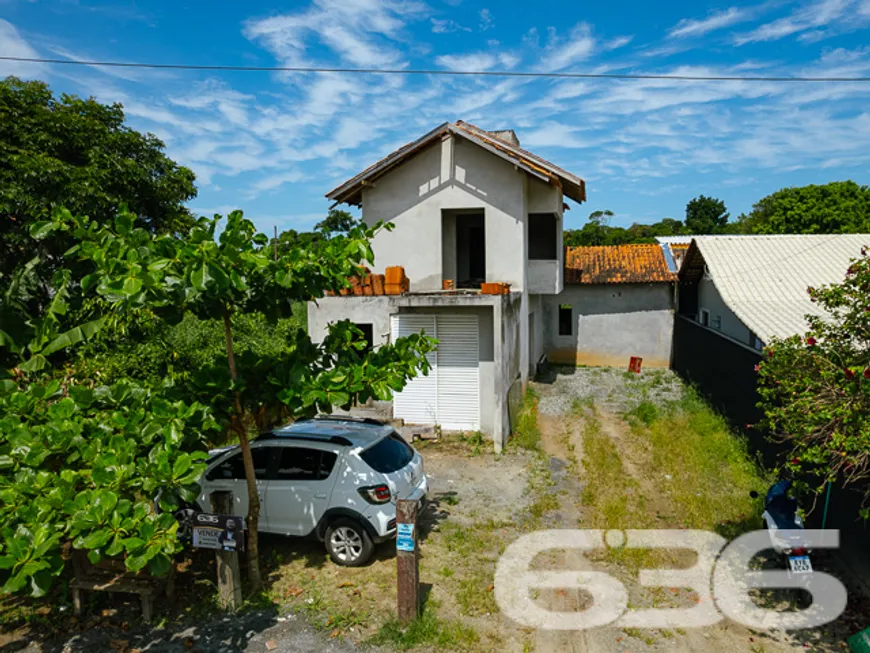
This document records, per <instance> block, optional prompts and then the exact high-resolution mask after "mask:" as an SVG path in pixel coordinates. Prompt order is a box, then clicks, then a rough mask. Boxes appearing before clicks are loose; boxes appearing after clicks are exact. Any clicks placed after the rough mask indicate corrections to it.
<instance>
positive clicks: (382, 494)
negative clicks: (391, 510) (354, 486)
mask: <svg viewBox="0 0 870 653" xmlns="http://www.w3.org/2000/svg"><path fill="white" fill-rule="evenodd" d="M358 491H359V493H360V496H362V498H363V499H365V500H366V501H368V502H369V503H387V502H388V501H389V500H390V499H391V498H392V493H391V492H390V488H389V487H388V486H386V485H373V486H370V487H361V488H360V489H359V490H358Z"/></svg>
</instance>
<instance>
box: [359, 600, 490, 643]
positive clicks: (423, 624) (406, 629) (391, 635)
mask: <svg viewBox="0 0 870 653" xmlns="http://www.w3.org/2000/svg"><path fill="white" fill-rule="evenodd" d="M437 607H438V606H437V602H435V601H434V599H431V598H430V599H429V600H428V601H427V603H426V605H425V607H424V608H423V612H422V614H421V615H420V616H419V617H417V618H416V619H415V620H414V621H412V622H411V623H410V624H408V625H407V626H403V625H402V624H401V623H399V621H398V620H396V619H391V620H390V621H388V622H387V623H385V624H384V625H383V626H381V628H380V630H379V631H378V633H377V634H376V635H375V636H374V637H373V638H372V639H371V640H370V641H371V643H372V644H391V645H393V646H395V647H396V648H398V649H399V650H402V651H406V650H408V649H412V648H417V647H422V646H428V647H432V648H436V649H445V650H449V651H469V650H473V649H474V645H475V644H476V643H477V640H478V636H477V633H476V632H475V631H474V630H472V629H471V628H469V627H467V626H464V625H463V624H461V623H460V622H458V621H455V620H446V619H439V618H438V617H437V616H436V615H435V610H436V608H437Z"/></svg>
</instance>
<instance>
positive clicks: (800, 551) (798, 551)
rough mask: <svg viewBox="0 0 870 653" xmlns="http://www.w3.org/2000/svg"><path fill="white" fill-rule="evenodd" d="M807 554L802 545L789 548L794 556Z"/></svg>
mask: <svg viewBox="0 0 870 653" xmlns="http://www.w3.org/2000/svg"><path fill="white" fill-rule="evenodd" d="M806 554H807V550H806V549H804V548H803V547H796V548H794V549H792V550H791V555H794V556H805V555H806Z"/></svg>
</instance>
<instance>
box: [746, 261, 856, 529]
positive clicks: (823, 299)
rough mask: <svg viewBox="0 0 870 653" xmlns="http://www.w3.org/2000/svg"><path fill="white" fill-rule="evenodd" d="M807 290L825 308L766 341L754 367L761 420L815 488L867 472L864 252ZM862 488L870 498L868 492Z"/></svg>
mask: <svg viewBox="0 0 870 653" xmlns="http://www.w3.org/2000/svg"><path fill="white" fill-rule="evenodd" d="M808 292H809V295H810V298H811V300H812V301H813V302H815V303H817V304H818V305H819V306H820V308H821V309H822V311H823V312H822V314H821V315H808V316H807V322H808V324H809V331H808V332H807V333H806V334H805V335H804V336H802V337H799V336H794V337H791V338H786V339H775V340H773V341H771V342H770V343H768V347H767V349H766V350H765V357H764V359H763V360H762V362H761V363H760V364H759V366H758V376H759V384H758V391H759V394H760V396H761V402H760V403H759V408H761V409H762V410H763V411H764V422H763V426H766V427H767V428H768V429H769V430H770V432H771V433H772V434H773V435H774V437H775V438H777V439H778V440H780V441H782V442H785V443H786V444H787V445H788V446H789V447H790V452H789V454H788V457H787V462H786V467H788V468H790V469H791V470H793V471H794V472H795V473H802V474H803V475H804V478H812V479H815V480H814V482H813V484H814V486H815V489H817V490H820V489H821V488H822V487H823V486H824V485H825V483H827V482H828V481H831V482H834V481H839V482H842V483H843V484H850V483H856V482H857V481H859V480H862V479H866V478H867V477H868V476H870V258H868V256H867V250H866V249H864V250H863V251H862V255H861V258H859V259H857V260H855V261H853V262H852V264H851V266H850V267H849V270H848V272H847V274H846V278H845V280H844V281H843V282H842V283H839V284H832V285H830V286H825V287H822V288H809V289H808ZM865 488H866V485H865ZM865 493H866V494H865V496H866V497H867V498H870V490H865ZM864 512H865V515H866V510H865V511H864Z"/></svg>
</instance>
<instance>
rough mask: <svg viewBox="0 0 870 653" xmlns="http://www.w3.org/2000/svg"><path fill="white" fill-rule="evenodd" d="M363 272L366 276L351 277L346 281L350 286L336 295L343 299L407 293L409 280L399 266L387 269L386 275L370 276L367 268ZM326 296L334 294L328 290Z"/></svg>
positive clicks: (409, 285) (403, 269)
mask: <svg viewBox="0 0 870 653" xmlns="http://www.w3.org/2000/svg"><path fill="white" fill-rule="evenodd" d="M363 272H365V273H366V274H364V275H360V276H356V277H351V278H350V279H349V280H348V281H350V286H349V287H347V288H342V289H341V290H339V291H338V294H339V295H341V296H343V297H346V296H348V295H357V296H372V295H401V294H402V293H404V292H408V290H409V289H410V287H411V282H410V280H409V279H408V277H407V276H405V268H403V267H402V266H399V265H397V266H393V267H389V268H387V270H386V274H372V273H371V272H370V271H369V270H368V269H367V268H366V269H364V270H363ZM326 294H327V295H329V296H333V295H335V294H336V293H335V292H333V291H331V290H330V291H328V292H327V293H326Z"/></svg>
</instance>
